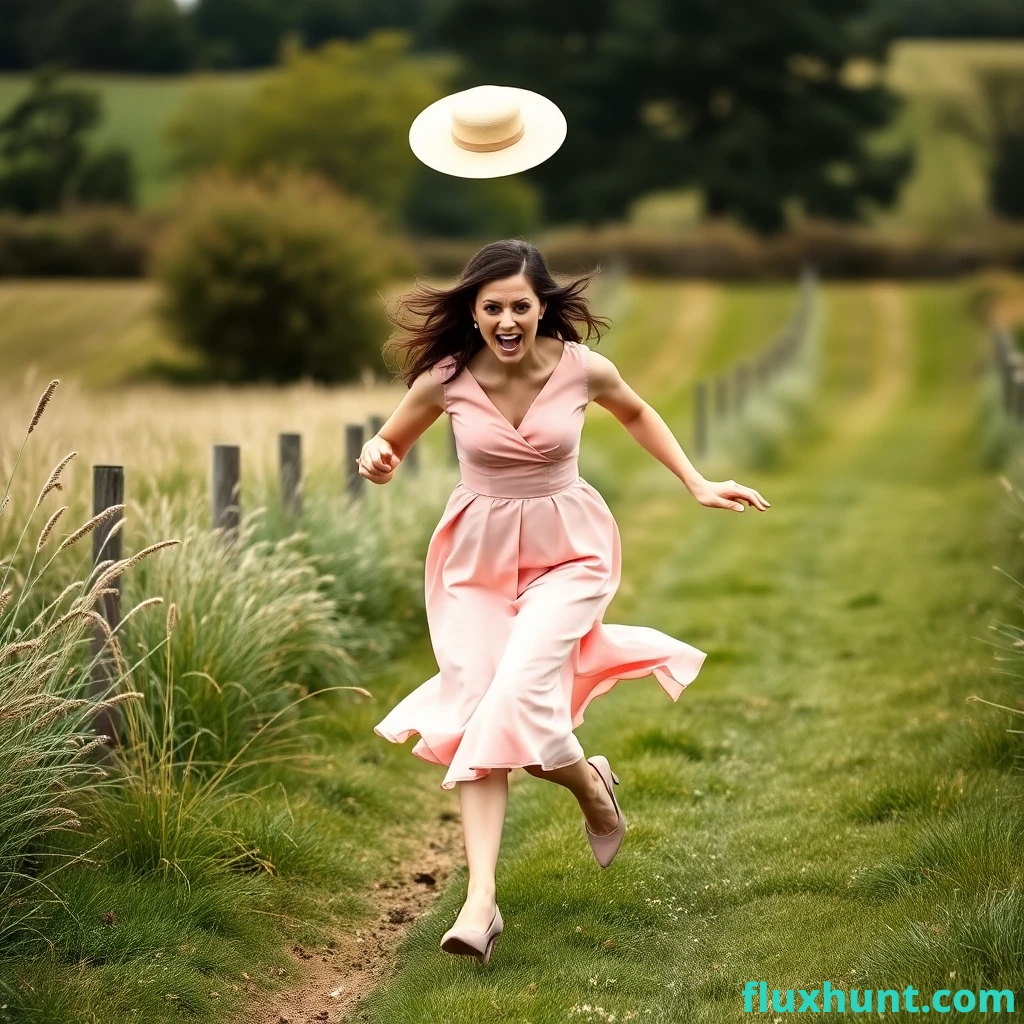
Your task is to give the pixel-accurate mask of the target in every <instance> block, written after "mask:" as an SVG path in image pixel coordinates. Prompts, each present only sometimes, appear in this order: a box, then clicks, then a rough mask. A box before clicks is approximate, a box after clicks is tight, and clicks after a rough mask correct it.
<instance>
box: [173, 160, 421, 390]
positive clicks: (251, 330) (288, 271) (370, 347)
mask: <svg viewBox="0 0 1024 1024" xmlns="http://www.w3.org/2000/svg"><path fill="white" fill-rule="evenodd" d="M184 199H185V202H184V208H183V210H182V211H181V214H180V219H179V221H178V222H177V223H176V224H175V226H174V227H173V228H171V229H170V231H169V233H168V235H167V236H166V237H165V238H164V239H163V242H162V244H161V246H160V252H159V254H158V256H157V259H156V275H157V277H158V279H159V280H160V282H161V283H162V285H163V288H164V300H163V302H162V304H161V307H160V309H161V313H162V315H163V316H164V318H165V319H166V321H167V322H168V323H169V325H170V326H171V328H172V330H174V331H175V332H176V334H177V335H178V336H179V338H180V339H181V340H182V342H184V343H185V344H186V345H189V346H191V347H193V348H196V349H198V350H200V351H201V352H203V353H204V354H205V355H206V357H207V359H208V360H209V362H210V365H211V369H212V370H213V371H214V372H216V373H218V374H220V375H222V376H223V377H225V378H226V379H230V380H273V381H284V380H294V379H298V378H302V377H308V378H312V379H314V380H317V381H324V382H327V381H344V380H350V379H353V378H355V377H357V376H358V375H359V373H360V371H361V370H362V368H363V367H366V366H373V367H374V368H375V369H378V370H380V372H382V373H383V372H385V371H386V367H385V366H384V365H383V363H382V362H381V355H380V338H381V337H382V335H383V334H384V333H385V332H386V329H387V322H386V319H385V317H384V313H383V303H382V302H381V300H380V298H379V295H378V289H379V288H381V287H382V286H383V285H384V284H385V283H386V281H387V280H388V278H389V277H390V276H391V275H393V274H408V273H411V272H412V271H413V269H414V266H413V264H411V262H410V260H409V257H408V256H406V255H405V254H404V253H403V252H402V251H401V250H400V249H399V248H398V247H397V245H395V244H394V243H393V242H392V241H391V240H389V238H387V237H386V236H385V235H384V234H383V233H382V232H381V231H380V229H379V227H378V222H377V220H376V218H375V217H374V215H373V214H372V213H371V212H370V211H369V209H368V208H367V207H365V206H364V205H363V204H362V203H361V202H360V201H358V200H356V199H353V198H351V197H346V196H343V195H340V194H338V193H336V192H334V191H332V190H331V188H330V187H329V186H328V185H326V183H323V182H321V181H318V180H317V179H314V178H310V177H303V176H298V175H294V174H291V173H285V174H281V175H276V176H274V177H270V178H268V177H265V178H264V179H263V181H262V183H257V182H253V181H250V182H241V181H237V180H233V179H232V178H230V177H228V176H226V175H224V174H223V173H215V174H213V175H211V176H208V177H206V178H204V179H202V180H201V181H199V182H197V183H196V185H195V186H194V187H193V188H192V189H191V190H190V191H189V193H188V194H187V195H186V196H185V197H184Z"/></svg>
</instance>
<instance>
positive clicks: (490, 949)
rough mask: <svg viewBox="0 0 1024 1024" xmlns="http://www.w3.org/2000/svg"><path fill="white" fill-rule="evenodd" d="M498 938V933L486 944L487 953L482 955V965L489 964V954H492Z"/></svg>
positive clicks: (499, 936) (499, 934)
mask: <svg viewBox="0 0 1024 1024" xmlns="http://www.w3.org/2000/svg"><path fill="white" fill-rule="evenodd" d="M500 938H501V933H500V932H499V933H498V934H497V935H495V936H494V938H493V939H491V941H490V942H488V943H487V952H486V953H484V955H483V963H485V964H487V963H490V962H491V953H493V952H494V947H495V946H496V945H497V944H498V939H500Z"/></svg>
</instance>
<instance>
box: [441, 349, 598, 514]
mask: <svg viewBox="0 0 1024 1024" xmlns="http://www.w3.org/2000/svg"><path fill="white" fill-rule="evenodd" d="M562 346H563V348H562V355H561V358H560V359H559V362H558V365H557V366H556V367H555V369H554V370H553V371H552V373H551V376H550V377H548V379H547V381H546V382H545V384H544V386H543V388H541V390H540V392H539V393H538V395H537V397H536V398H535V399H534V400H533V404H532V405H531V406H530V408H529V409H527V411H526V415H525V416H524V417H523V419H522V422H521V423H520V424H519V427H518V428H516V427H513V426H512V424H511V423H510V422H509V421H508V420H507V419H506V418H505V416H504V415H502V413H501V412H499V411H498V408H497V406H496V405H495V404H494V403H493V402H492V401H491V399H490V397H489V396H488V395H487V393H486V392H485V391H484V390H483V388H482V387H481V386H480V384H479V383H478V382H477V380H476V378H475V377H474V376H473V375H472V373H471V372H470V371H469V367H464V368H463V369H462V372H461V373H459V374H458V376H456V377H454V378H453V377H452V370H453V369H454V366H455V360H454V357H452V356H446V357H445V358H444V359H442V360H440V361H439V362H438V363H437V370H438V372H439V374H440V377H441V380H442V382H443V384H444V401H445V412H446V413H447V414H448V416H449V417H450V418H451V424H452V431H453V432H454V435H455V448H456V452H457V453H458V457H459V466H460V469H461V472H462V483H463V485H464V486H465V487H467V488H469V489H470V490H472V491H475V492H476V493H478V494H486V495H490V496H492V497H508V498H531V497H540V496H542V495H546V494H554V493H555V492H556V491H560V490H562V489H563V488H564V487H568V486H569V485H570V484H571V483H573V482H574V481H575V480H577V479H578V478H579V467H578V456H579V446H580V437H581V435H582V431H583V419H584V413H585V410H586V407H587V404H588V402H589V401H590V395H589V385H588V377H589V374H588V359H589V356H590V349H589V348H588V347H587V346H586V345H584V344H583V343H582V342H575V341H563V342H562Z"/></svg>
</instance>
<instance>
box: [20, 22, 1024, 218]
mask: <svg viewBox="0 0 1024 1024" xmlns="http://www.w3.org/2000/svg"><path fill="white" fill-rule="evenodd" d="M992 64H1005V65H1010V66H1013V67H1017V68H1024V44H1019V43H959V42H919V41H907V42H901V43H898V44H896V45H895V46H894V47H893V49H892V54H891V61H890V65H889V69H888V77H889V81H890V83H891V84H892V85H893V87H894V88H895V89H896V90H897V91H898V92H900V93H901V94H903V95H904V96H906V97H907V99H908V100H909V106H908V108H907V110H906V111H905V113H904V114H903V115H902V116H901V119H900V122H899V124H898V125H897V126H896V127H895V128H894V129H893V130H892V131H890V132H888V133H887V135H886V140H889V139H891V140H901V139H906V140H909V141H911V142H912V143H913V144H914V146H915V147H916V149H917V152H918V159H919V164H918V166H917V169H916V170H915V172H914V175H913V178H912V179H911V180H910V182H909V183H908V184H907V186H906V188H905V191H904V194H903V196H902V199H901V201H900V203H899V205H898V207H897V208H896V209H895V210H893V211H890V212H887V213H884V214H881V215H880V216H879V218H878V219H879V222H880V223H883V224H887V225H891V226H895V227H927V228H934V229H937V230H942V229H947V230H948V229H954V228H958V227H960V228H962V227H967V226H972V225H975V224H977V223H979V222H984V220H985V216H986V209H985V193H984V187H985V184H984V171H983V167H984V160H985V154H983V153H979V152H978V151H977V150H976V149H974V148H972V147H971V146H970V145H969V144H968V143H966V142H965V141H963V140H962V139H960V138H957V137H954V136H951V135H950V134H949V133H948V132H947V131H945V130H943V129H942V127H941V126H940V124H939V123H938V122H937V107H936V104H937V103H938V101H940V100H941V99H943V98H944V97H948V96H951V95H964V94H967V95H969V94H970V90H971V80H970V74H971V69H972V68H974V67H979V66H983V65H992ZM74 77H75V78H76V79H77V80H79V81H81V82H83V83H87V84H89V85H92V86H95V87H98V88H99V89H100V90H101V92H102V94H103V97H104V102H105V105H106V109H107V117H108V120H107V122H106V123H105V125H104V126H103V128H102V131H101V133H100V137H102V138H103V139H109V140H116V141H119V142H122V143H125V144H126V145H128V146H129V148H130V149H131V150H132V152H133V153H134V154H135V156H136V158H137V161H138V167H139V172H140V178H141V189H140V191H141V201H142V203H143V205H146V206H149V205H152V204H155V203H159V202H160V201H161V200H163V199H164V198H165V197H166V196H167V194H168V191H169V190H170V189H171V188H173V185H174V179H173V176H172V175H171V174H170V173H169V171H168V167H167V160H168V152H167V148H166V145H165V142H164V139H163V136H162V129H163V126H164V124H165V123H166V121H167V119H168V117H169V116H170V115H171V114H172V113H173V111H174V110H175V108H176V106H177V104H178V103H179V102H180V99H181V96H182V93H183V92H184V90H186V89H187V88H189V86H190V85H191V84H192V83H193V82H198V81H200V80H202V81H206V82H209V83H217V84H220V85H222V87H223V88H225V89H231V90H243V91H244V90H248V89H251V88H252V86H253V84H254V83H255V82H257V81H258V79H259V74H258V73H235V74H223V75H217V76H203V77H202V78H201V77H200V76H194V77H178V78H166V77H164V78H161V77H154V78H138V77H128V76H111V75H79V76H74ZM24 88H25V79H24V78H23V77H22V76H18V75H0V113H2V112H3V111H4V110H5V109H7V108H8V107H9V105H10V104H11V103H12V102H13V101H14V100H15V98H16V97H17V96H18V95H20V94H21V93H22V91H23V90H24ZM636 216H637V217H638V218H639V219H640V220H642V221H644V220H646V221H651V222H653V223H658V224H665V223H673V222H678V223H680V224H685V223H686V222H687V221H688V220H689V219H690V218H692V216H693V204H692V202H691V201H690V200H689V199H688V198H686V197H683V198H682V199H677V198H669V199H666V198H664V197H660V198H653V199H652V200H649V201H647V202H645V203H643V204H641V205H640V207H639V208H638V210H637V211H636Z"/></svg>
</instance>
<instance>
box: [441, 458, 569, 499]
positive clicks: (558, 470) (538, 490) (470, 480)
mask: <svg viewBox="0 0 1024 1024" xmlns="http://www.w3.org/2000/svg"><path fill="white" fill-rule="evenodd" d="M460 467H461V470H462V483H463V485H464V486H465V487H467V488H468V489H469V490H471V491H475V492H476V493H477V494H483V495H485V496H486V497H489V498H541V497H544V496H545V495H548V494H554V493H555V492H556V491H561V490H564V489H565V488H566V487H568V486H569V485H570V484H571V483H573V482H575V481H576V480H578V479H579V476H580V473H579V461H578V459H576V458H575V457H573V458H569V459H562V460H560V461H558V462H536V463H533V462H531V463H523V464H521V465H518V466H512V467H510V466H504V467H501V468H492V467H490V466H478V465H474V464H473V463H471V462H466V461H462V462H461V463H460Z"/></svg>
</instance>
